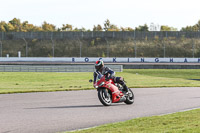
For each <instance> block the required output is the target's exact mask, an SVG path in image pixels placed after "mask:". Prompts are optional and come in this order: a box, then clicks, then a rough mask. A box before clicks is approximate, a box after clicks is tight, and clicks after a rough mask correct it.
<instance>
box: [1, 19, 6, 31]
mask: <svg viewBox="0 0 200 133" xmlns="http://www.w3.org/2000/svg"><path fill="white" fill-rule="evenodd" d="M5 26H6V22H4V21H1V22H0V32H6V28H5Z"/></svg>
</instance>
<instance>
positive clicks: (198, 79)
mask: <svg viewBox="0 0 200 133" xmlns="http://www.w3.org/2000/svg"><path fill="white" fill-rule="evenodd" d="M189 80H195V81H200V79H189Z"/></svg>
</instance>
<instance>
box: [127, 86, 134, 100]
mask: <svg viewBox="0 0 200 133" xmlns="http://www.w3.org/2000/svg"><path fill="white" fill-rule="evenodd" d="M128 91H129V93H128V95H127V97H126V101H125V103H126V104H133V103H134V94H133V91H132V90H131V89H130V88H128Z"/></svg>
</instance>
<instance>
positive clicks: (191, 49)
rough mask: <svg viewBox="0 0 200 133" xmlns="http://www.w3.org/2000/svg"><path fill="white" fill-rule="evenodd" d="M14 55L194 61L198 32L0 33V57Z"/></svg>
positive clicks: (198, 51) (199, 52)
mask: <svg viewBox="0 0 200 133" xmlns="http://www.w3.org/2000/svg"><path fill="white" fill-rule="evenodd" d="M19 51H20V52H21V54H20V55H19V54H18V53H19ZM18 56H21V57H135V58H137V57H159V58H160V57H163V58H166V57H168V58H174V57H181V58H183V57H190V58H191V57H192V58H197V57H200V32H183V31H148V32H140V31H119V32H116V31H114V32H112V31H108V32H105V31H102V32H93V31H90V32H75V31H73V32H71V31H68V32H0V57H18Z"/></svg>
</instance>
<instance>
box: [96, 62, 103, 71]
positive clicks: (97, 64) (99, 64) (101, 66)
mask: <svg viewBox="0 0 200 133" xmlns="http://www.w3.org/2000/svg"><path fill="white" fill-rule="evenodd" d="M103 67H104V63H103V61H102V60H98V61H96V63H95V69H96V70H100V69H101V68H103Z"/></svg>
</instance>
